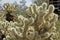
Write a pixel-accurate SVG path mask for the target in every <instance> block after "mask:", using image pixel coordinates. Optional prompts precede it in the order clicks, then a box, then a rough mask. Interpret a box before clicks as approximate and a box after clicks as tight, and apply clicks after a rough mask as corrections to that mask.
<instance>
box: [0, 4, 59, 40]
mask: <svg viewBox="0 0 60 40" xmlns="http://www.w3.org/2000/svg"><path fill="white" fill-rule="evenodd" d="M7 5H9V4H7ZM5 8H6V7H5ZM6 9H9V7H8V8H6ZM8 11H12V10H8ZM26 12H27V13H26V15H27V17H24V16H23V15H21V14H20V15H18V16H17V21H7V20H6V18H4V21H2V20H0V35H4V36H5V37H3V40H56V33H57V32H56V27H55V26H56V22H57V20H58V15H57V14H55V13H54V6H53V5H49V7H48V9H47V4H46V3H43V4H42V5H41V6H37V5H36V4H33V5H31V6H30V7H29V8H27V10H26ZM1 15H2V14H1ZM2 16H3V17H4V15H2ZM2 16H1V18H0V19H2V18H3V17H2ZM1 37H2V36H1Z"/></svg>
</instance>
